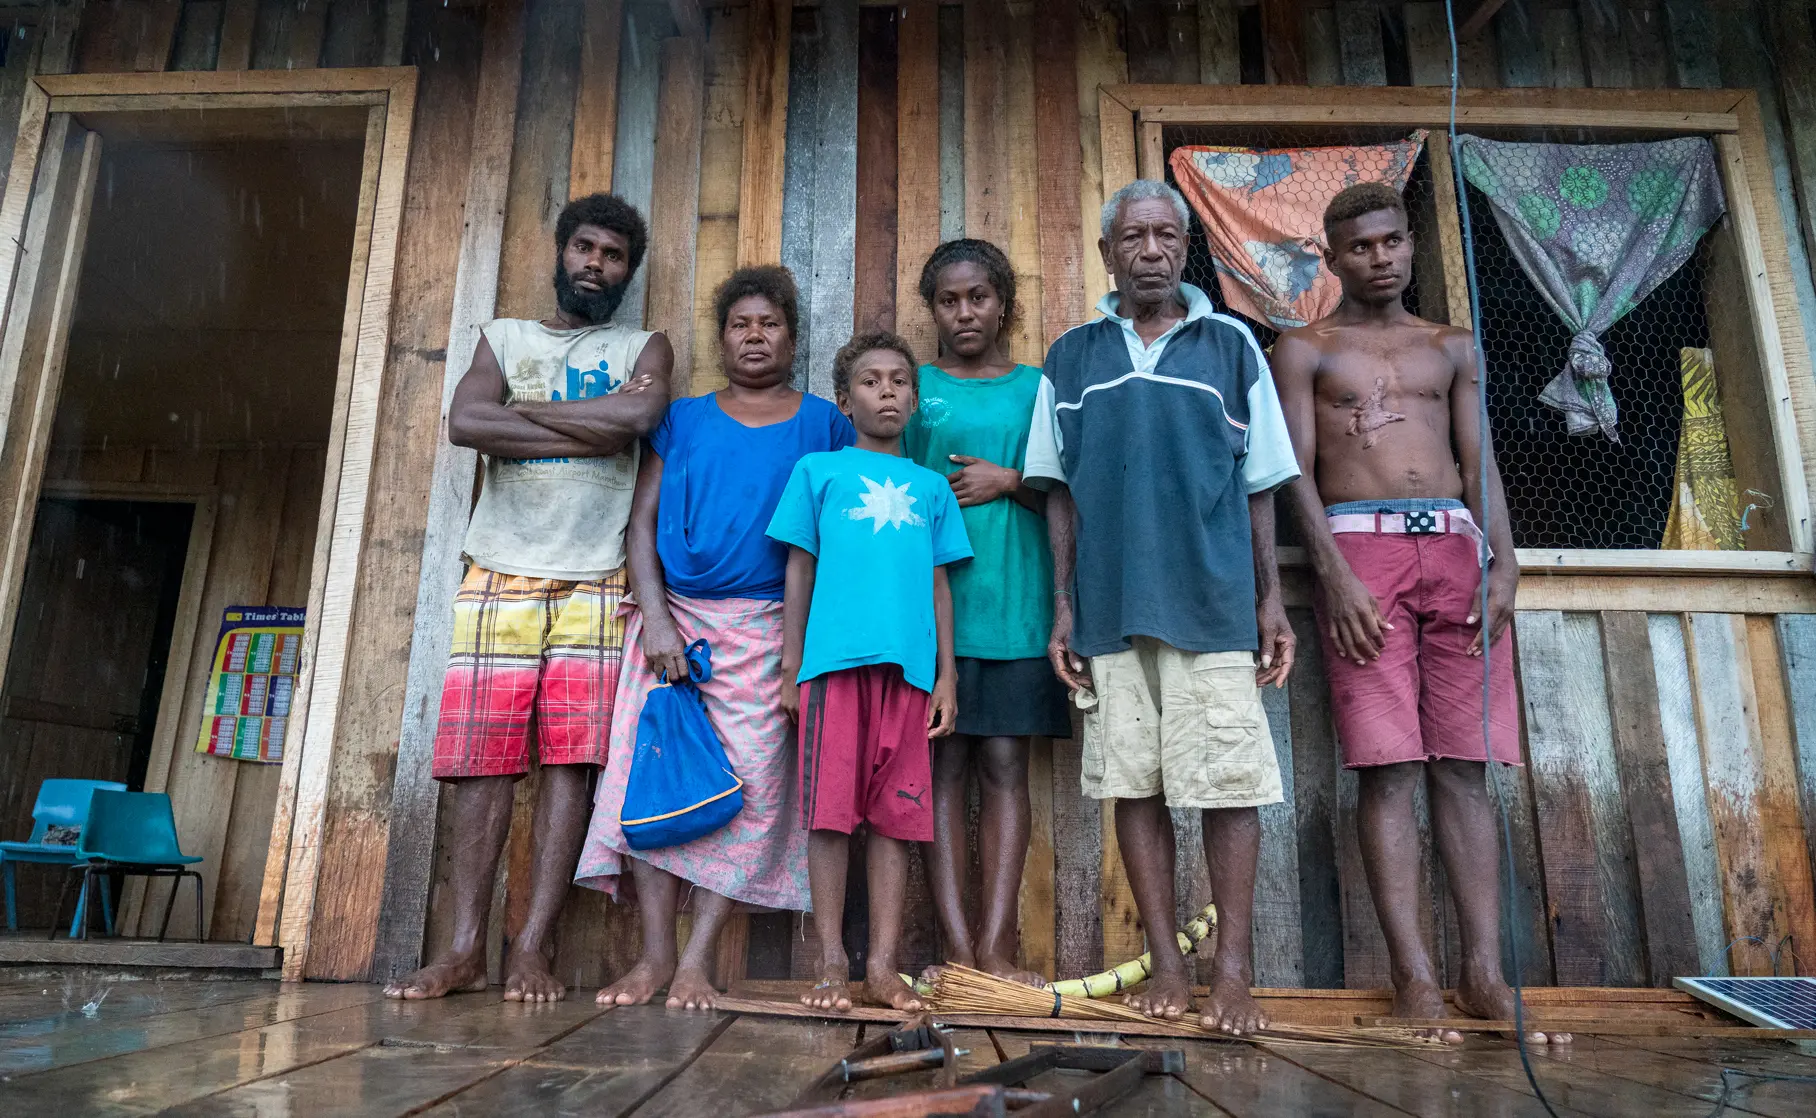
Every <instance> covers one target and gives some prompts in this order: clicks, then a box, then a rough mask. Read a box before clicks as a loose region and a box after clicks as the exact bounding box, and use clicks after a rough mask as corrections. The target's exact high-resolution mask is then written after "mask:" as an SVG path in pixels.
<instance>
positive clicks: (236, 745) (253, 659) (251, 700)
mask: <svg viewBox="0 0 1816 1118" xmlns="http://www.w3.org/2000/svg"><path fill="white" fill-rule="evenodd" d="M304 612H305V611H303V610H302V609H292V608H288V607H284V606H229V607H227V609H226V610H225V611H223V613H222V615H221V638H220V640H218V641H216V642H215V646H214V664H213V666H212V667H211V668H210V669H209V673H208V696H207V699H206V700H205V701H204V703H203V705H202V733H201V736H200V738H199V739H198V740H197V741H196V746H195V749H196V752H197V753H207V754H209V755H211V756H214V757H231V758H233V759H234V760H236V761H260V762H263V763H266V764H274V763H276V762H279V761H282V760H283V759H284V731H285V730H286V729H287V728H288V727H289V724H290V699H291V696H292V695H293V694H294V693H295V691H296V673H297V665H298V661H299V660H301V659H302V652H303V614H304Z"/></svg>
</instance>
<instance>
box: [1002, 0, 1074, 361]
mask: <svg viewBox="0 0 1816 1118" xmlns="http://www.w3.org/2000/svg"><path fill="white" fill-rule="evenodd" d="M1009 17H1010V21H1011V22H1010V24H1009V38H1008V42H1007V44H1006V47H1007V50H1006V51H1005V55H1004V57H1005V61H1006V63H1007V66H1006V69H1005V70H1004V71H1003V79H1004V80H1003V86H1004V90H1003V91H1004V93H1005V98H1004V105H1003V107H1004V109H1005V115H1004V118H1003V128H1002V132H1001V133H1000V135H1001V136H1002V137H1003V139H1004V140H1005V141H1007V147H1008V156H1009V162H1008V171H1009V177H1008V196H1007V198H1008V203H1009V205H1008V213H1007V214H1006V216H1007V218H1008V221H1007V226H1008V229H1007V232H1008V234H1009V238H1008V241H1007V242H1006V243H1004V244H1003V245H1002V248H1003V251H1004V252H1005V253H1006V254H1007V255H1008V257H1009V266H1010V267H1011V268H1013V269H1014V271H1015V302H1016V305H1017V311H1018V313H1017V314H1016V316H1015V317H1014V318H1013V319H1011V320H1010V322H1009V328H1008V334H1009V344H1008V350H1009V354H1010V356H1011V357H1012V358H1014V359H1015V360H1016V361H1019V362H1021V363H1023V364H1026V365H1036V366H1038V365H1039V364H1041V362H1042V361H1044V360H1045V359H1046V346H1045V345H1044V344H1043V342H1042V340H1041V327H1042V319H1041V302H1042V289H1043V288H1044V286H1045V282H1044V278H1043V276H1042V274H1041V270H1040V170H1039V163H1038V160H1037V156H1036V153H1035V139H1034V134H1035V133H1034V45H1033V42H1032V35H1033V30H1034V27H1035V25H1036V23H1037V22H1038V21H1036V20H1034V19H1031V18H1029V12H1028V9H1027V7H1026V6H1025V5H1024V4H1022V3H1017V4H1016V5H1015V6H1012V7H1011V8H1010V9H1009ZM1073 181H1074V182H1076V181H1077V179H1074V180H1073Z"/></svg>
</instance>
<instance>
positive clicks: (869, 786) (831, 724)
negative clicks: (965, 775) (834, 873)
mask: <svg viewBox="0 0 1816 1118" xmlns="http://www.w3.org/2000/svg"><path fill="white" fill-rule="evenodd" d="M927 701H928V696H927V692H925V691H922V690H921V689H920V688H918V687H913V686H910V685H909V683H908V681H907V680H905V679H903V678H902V669H901V668H900V667H899V666H897V665H895V664H872V665H867V666H865V667H861V668H846V669H845V670H843V671H837V672H827V673H826V674H825V675H822V676H816V677H815V678H813V679H810V680H808V681H807V682H806V683H803V684H801V715H800V720H801V825H802V826H804V827H806V828H807V829H808V830H810V831H843V832H844V833H845V834H851V833H852V832H853V831H855V830H857V829H858V824H859V823H868V824H870V829H871V830H872V831H875V832H876V833H877V834H879V835H883V836H884V837H886V838H892V839H901V840H903V841H905V842H932V841H933V798H932V787H933V745H932V743H931V742H929V741H928V740H927Z"/></svg>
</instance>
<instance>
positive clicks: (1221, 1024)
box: [1198, 974, 1268, 1036]
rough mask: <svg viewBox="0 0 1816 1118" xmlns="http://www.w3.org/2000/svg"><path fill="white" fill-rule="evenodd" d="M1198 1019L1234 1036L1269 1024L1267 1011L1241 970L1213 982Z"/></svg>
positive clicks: (1257, 1029)
mask: <svg viewBox="0 0 1816 1118" xmlns="http://www.w3.org/2000/svg"><path fill="white" fill-rule="evenodd" d="M1198 1020H1199V1023H1200V1024H1202V1025H1203V1026H1204V1027H1205V1028H1207V1029H1213V1030H1215V1031H1217V1032H1220V1033H1228V1034H1229V1035H1231V1036H1253V1035H1254V1034H1255V1033H1258V1032H1260V1031H1261V1030H1262V1029H1265V1028H1267V1025H1268V1020H1267V1015H1266V1014H1265V1013H1262V1012H1261V1007H1260V1006H1259V1005H1257V1004H1255V999H1254V998H1253V997H1252V996H1251V995H1250V994H1249V988H1248V982H1247V981H1246V980H1245V979H1244V978H1243V977H1242V976H1241V975H1239V974H1232V975H1224V976H1222V977H1220V978H1217V979H1215V980H1213V981H1212V983H1211V995H1210V997H1209V998H1207V999H1206V1000H1205V1003H1204V1013H1203V1015H1202V1016H1200V1017H1199V1019H1198Z"/></svg>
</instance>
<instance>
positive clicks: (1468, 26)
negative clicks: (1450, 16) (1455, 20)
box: [1457, 0, 1507, 40]
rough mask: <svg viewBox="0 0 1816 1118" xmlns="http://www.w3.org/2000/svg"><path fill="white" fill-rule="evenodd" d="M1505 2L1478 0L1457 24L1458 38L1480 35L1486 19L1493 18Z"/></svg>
mask: <svg viewBox="0 0 1816 1118" xmlns="http://www.w3.org/2000/svg"><path fill="white" fill-rule="evenodd" d="M1506 2H1507V0H1478V2H1477V4H1476V6H1475V8H1474V10H1472V11H1471V12H1470V13H1469V15H1468V16H1467V17H1465V18H1464V20H1463V22H1462V23H1460V24H1458V25H1457V38H1458V40H1462V39H1473V38H1475V37H1476V36H1477V35H1480V34H1481V33H1482V29H1483V28H1485V27H1487V26H1488V21H1489V20H1491V19H1493V18H1494V16H1495V13H1496V12H1498V11H1500V10H1501V5H1503V4H1505V3H1506Z"/></svg>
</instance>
